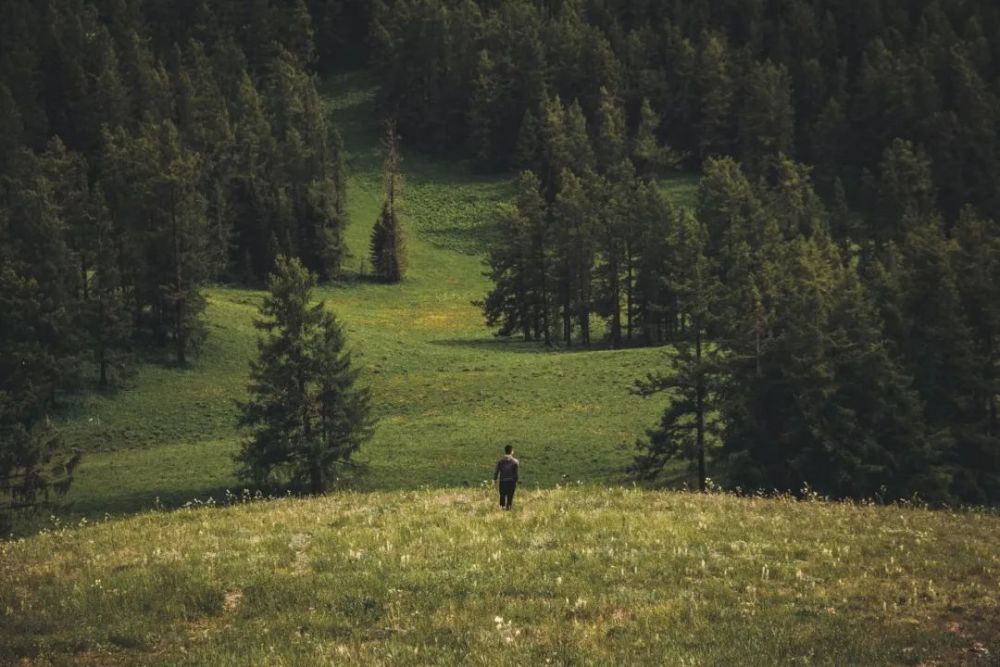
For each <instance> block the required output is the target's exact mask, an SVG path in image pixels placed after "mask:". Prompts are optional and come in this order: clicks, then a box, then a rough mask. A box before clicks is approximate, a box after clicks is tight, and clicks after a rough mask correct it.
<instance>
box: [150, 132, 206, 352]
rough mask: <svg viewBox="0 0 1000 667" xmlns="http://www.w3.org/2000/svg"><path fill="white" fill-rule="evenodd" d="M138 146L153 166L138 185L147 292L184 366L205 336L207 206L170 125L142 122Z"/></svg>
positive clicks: (195, 163) (190, 157)
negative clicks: (145, 219)
mask: <svg viewBox="0 0 1000 667" xmlns="http://www.w3.org/2000/svg"><path fill="white" fill-rule="evenodd" d="M139 146H140V147H141V149H144V150H145V151H147V152H146V155H147V159H148V160H149V161H150V165H151V166H152V167H153V171H152V173H151V174H150V177H149V179H148V180H146V181H145V182H144V183H142V187H143V188H144V190H143V195H144V196H143V201H142V209H143V211H144V213H145V215H147V216H148V219H149V220H150V221H151V225H150V226H149V227H148V228H147V236H146V241H147V243H148V246H147V248H148V250H149V251H150V252H149V256H150V258H151V261H150V262H149V264H148V273H147V278H146V279H147V280H148V281H150V282H148V283H146V285H145V289H146V291H147V292H148V293H149V294H150V295H154V294H155V296H154V301H153V304H154V306H155V308H156V310H157V315H158V319H157V321H156V323H155V326H154V328H155V329H157V331H158V332H159V333H160V335H161V337H163V336H164V334H165V333H166V329H167V328H169V332H170V336H171V337H172V339H173V345H174V352H175V355H176V359H177V362H178V363H180V364H184V363H187V355H188V352H190V351H191V349H192V348H194V347H196V346H197V345H198V343H199V342H200V340H201V338H202V337H203V336H204V325H203V323H202V320H201V315H202V312H203V311H204V309H205V299H204V297H203V296H202V294H201V285H202V283H203V282H204V280H205V279H206V278H207V276H208V262H207V253H206V249H205V246H206V241H207V239H208V234H207V233H206V226H207V224H206V223H207V221H206V215H205V201H204V199H203V198H202V196H201V194H200V192H199V191H198V182H199V177H200V168H201V165H200V161H199V157H198V154H197V153H194V152H193V151H190V150H188V149H186V148H185V147H184V146H183V145H182V144H181V141H180V135H179V133H178V131H177V128H176V127H175V126H174V124H173V123H172V122H170V121H169V120H168V121H164V122H162V123H146V124H145V125H144V126H143V128H142V136H141V139H140V144H139ZM154 248H155V249H158V250H159V252H154V251H153V249H154ZM163 249H166V252H163Z"/></svg>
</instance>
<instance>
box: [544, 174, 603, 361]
mask: <svg viewBox="0 0 1000 667" xmlns="http://www.w3.org/2000/svg"><path fill="white" fill-rule="evenodd" d="M559 181H560V184H561V185H560V189H559V193H558V195H557V196H556V200H555V202H554V204H553V214H552V215H553V220H554V222H555V225H554V243H555V249H556V252H555V256H556V259H557V261H556V269H555V273H556V276H557V282H558V300H559V306H560V311H561V316H562V339H563V342H564V343H565V344H566V345H571V344H572V342H573V330H574V325H576V326H579V327H580V342H581V343H582V344H583V345H589V344H590V313H591V306H592V302H591V299H592V294H591V289H592V269H593V266H594V252H595V250H594V233H595V232H594V227H595V221H594V215H593V208H592V204H591V201H590V199H589V197H588V196H587V193H586V191H585V190H584V186H583V181H582V180H581V179H580V178H579V177H577V176H576V175H575V174H574V173H573V172H572V171H570V170H568V169H566V170H563V173H562V175H561V176H560V179H559Z"/></svg>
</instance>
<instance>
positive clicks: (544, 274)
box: [538, 237, 552, 345]
mask: <svg viewBox="0 0 1000 667" xmlns="http://www.w3.org/2000/svg"><path fill="white" fill-rule="evenodd" d="M538 268H539V269H540V270H541V278H542V280H541V283H542V285H541V287H542V335H543V336H544V337H545V344H546V345H552V333H551V328H552V327H551V326H550V325H549V287H548V267H547V266H546V265H545V242H544V240H543V239H542V238H541V237H539V238H538Z"/></svg>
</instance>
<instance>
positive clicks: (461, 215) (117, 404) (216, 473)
mask: <svg viewBox="0 0 1000 667" xmlns="http://www.w3.org/2000/svg"><path fill="white" fill-rule="evenodd" d="M328 88H329V91H328V95H327V97H326V99H327V100H328V102H329V105H330V113H331V114H332V115H333V117H334V118H335V120H336V123H337V126H338V127H339V128H341V130H342V131H343V133H344V136H345V142H346V148H347V152H348V167H349V170H350V178H349V183H348V185H349V206H350V216H351V224H350V226H349V227H348V229H347V242H348V246H349V248H350V249H351V251H352V252H353V253H354V255H355V257H354V258H353V259H351V260H350V261H349V262H348V263H347V268H348V271H349V275H348V279H347V280H346V281H344V282H343V283H341V284H335V285H330V286H327V287H325V288H323V289H321V290H319V291H318V292H319V296H320V297H321V298H323V299H325V300H326V302H327V304H328V306H329V307H330V308H331V309H332V310H333V311H334V312H335V313H336V314H337V316H338V318H340V320H341V321H342V322H343V323H344V325H345V328H346V330H347V333H348V345H349V346H350V347H351V348H352V349H353V350H354V354H355V360H356V362H357V363H358V365H359V366H360V367H361V368H362V373H363V375H362V380H363V381H364V382H367V383H369V384H370V385H371V386H372V388H373V391H374V398H375V401H374V406H375V410H376V413H377V415H378V416H379V418H380V421H379V424H378V426H377V429H376V431H375V436H374V439H373V440H372V441H371V442H370V443H368V444H366V445H365V446H364V447H363V448H362V450H361V452H360V454H359V456H358V457H357V459H358V461H359V462H361V463H362V464H364V466H365V468H366V472H367V474H366V475H364V476H362V477H361V478H360V479H359V480H354V481H353V482H352V484H353V486H354V487H355V488H363V489H390V488H395V489H399V488H418V487H420V486H423V485H430V486H462V485H466V484H468V485H470V486H475V485H477V484H478V483H479V482H480V481H481V480H483V479H485V478H487V477H489V475H490V474H491V473H492V462H493V461H495V460H496V457H497V456H498V455H499V453H500V452H501V449H502V446H503V445H504V444H506V443H513V444H514V445H515V446H517V448H518V454H519V457H520V458H521V460H522V462H523V464H524V469H523V472H524V476H525V479H526V481H527V482H528V483H529V484H532V485H534V484H538V485H542V486H551V485H553V484H556V483H558V482H560V481H564V480H566V479H569V480H578V479H579V480H586V481H593V482H607V481H611V480H613V479H616V478H618V477H620V476H621V471H622V469H623V468H624V466H625V465H626V464H627V463H628V462H629V460H630V458H631V456H632V454H633V450H632V444H633V443H634V441H635V439H636V438H637V437H638V436H640V435H642V434H643V433H644V431H645V429H646V428H649V427H652V426H653V425H654V424H655V423H656V420H657V418H658V416H659V413H660V412H661V411H662V410H663V407H664V401H663V400H661V399H642V398H638V397H636V396H632V395H630V393H629V387H630V386H631V385H632V383H633V382H634V380H635V379H636V378H638V377H642V376H645V374H646V373H647V372H649V371H650V370H651V369H653V368H657V367H659V366H662V365H663V364H665V363H668V361H669V357H668V356H667V355H668V353H667V352H666V351H664V350H662V349H659V350H657V349H632V350H622V351H611V350H604V351H594V352H576V351H570V352H567V351H545V350H544V349H542V348H541V347H539V346H538V345H537V344H534V343H523V342H518V341H503V340H498V339H496V338H494V337H493V336H492V334H491V332H490V331H489V330H488V329H486V327H485V325H484V324H483V318H482V315H481V313H480V312H479V309H478V308H476V307H475V306H473V305H472V301H473V300H475V299H482V298H483V297H484V295H485V294H486V291H487V289H488V287H489V283H488V281H487V279H486V278H485V277H484V276H483V272H484V270H485V266H484V263H483V253H484V248H485V244H486V242H487V240H488V239H489V237H490V234H491V231H492V230H493V228H494V222H495V220H494V216H495V211H496V207H497V204H498V203H499V202H501V201H504V200H506V199H507V198H508V197H509V196H510V194H511V185H510V180H509V178H508V177H506V176H496V175H491V176H480V175H475V174H472V173H470V171H469V170H468V169H466V168H465V166H463V165H462V164H461V163H456V162H448V161H443V160H434V159H429V158H425V157H422V156H419V155H411V154H409V153H407V154H406V155H405V157H404V162H403V167H404V171H405V177H406V183H405V185H404V190H403V197H402V207H403V210H404V224H405V229H406V233H407V242H408V248H409V257H410V272H409V274H408V276H407V278H406V280H405V281H404V283H403V284H402V285H379V284H373V283H370V282H364V281H356V280H354V279H353V277H354V276H353V274H354V273H356V272H357V270H358V269H359V268H360V265H361V262H362V261H363V258H366V257H367V248H368V240H369V236H370V234H371V229H372V225H373V224H374V222H375V219H376V217H377V215H378V212H379V209H380V206H381V202H382V191H381V187H382V186H381V177H380V162H381V157H380V153H379V128H378V126H377V124H376V121H377V114H376V112H375V108H374V98H375V92H376V90H375V88H374V87H373V85H372V84H371V82H370V81H369V80H368V79H367V78H366V76H365V74H364V72H358V73H352V74H349V75H344V76H340V77H335V78H334V79H332V80H331V81H329V82H328ZM403 141H404V147H405V144H406V137H404V138H403ZM663 187H664V188H665V189H666V190H667V191H669V192H670V193H671V194H672V196H673V197H674V199H675V200H676V201H678V202H680V203H690V199H691V197H692V194H693V188H694V183H693V181H692V180H691V179H690V178H684V177H682V178H678V179H676V180H672V181H669V182H666V183H664V184H663ZM364 261H366V259H365V260H364ZM206 296H207V298H208V309H207V311H206V319H207V325H208V332H209V337H208V339H207V341H206V344H205V346H204V349H203V350H202V351H201V353H200V354H199V355H198V356H197V357H195V358H194V360H193V362H192V364H191V365H190V367H188V368H184V369H178V368H171V367H164V366H158V365H155V364H147V365H145V366H143V367H142V368H140V369H139V372H138V375H137V377H136V378H135V379H134V381H133V382H132V386H131V387H129V388H128V389H125V390H122V391H120V392H118V393H116V394H113V395H108V396H105V395H101V394H91V395H88V396H85V397H83V398H82V399H81V400H80V401H79V402H78V403H77V405H76V406H75V407H74V408H73V410H72V411H71V413H70V415H69V416H68V418H67V419H65V420H64V422H63V423H62V424H61V425H60V426H61V428H62V431H63V435H64V438H65V440H66V442H67V443H68V444H70V445H73V446H79V447H82V448H83V449H84V450H85V452H86V456H85V457H84V460H83V463H82V465H81V466H80V468H79V470H78V474H77V479H76V482H75V483H74V486H73V488H72V489H71V491H70V497H69V501H70V502H72V503H73V509H74V510H75V511H76V512H79V513H81V514H84V515H87V516H91V517H93V516H101V515H103V514H104V513H105V512H110V513H121V512H133V511H138V510H141V509H149V508H151V507H153V506H154V503H155V501H156V499H157V498H159V500H160V501H161V502H163V503H164V504H165V505H168V506H177V505H180V504H182V503H184V502H186V501H188V500H191V499H193V498H196V497H202V498H204V497H206V496H208V495H215V496H221V494H222V492H223V491H224V490H225V489H227V488H230V489H235V488H237V484H238V482H237V480H236V479H235V478H234V477H233V471H234V467H235V466H234V464H233V462H232V460H231V457H232V455H233V453H234V452H236V450H237V448H238V441H239V436H238V434H237V433H236V431H235V426H234V424H235V419H236V408H235V404H234V401H235V400H237V399H241V398H244V397H245V386H246V383H247V380H248V372H249V369H248V362H249V360H250V358H251V357H252V356H253V355H254V353H255V346H254V340H255V338H256V336H257V332H256V330H255V329H254V328H253V326H252V321H253V318H254V317H255V316H256V311H257V306H258V305H259V303H260V301H261V298H262V296H263V294H262V293H261V292H257V291H252V290H244V289H228V288H213V289H209V290H206Z"/></svg>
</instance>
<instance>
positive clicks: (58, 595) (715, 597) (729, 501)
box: [0, 485, 1000, 666]
mask: <svg viewBox="0 0 1000 667" xmlns="http://www.w3.org/2000/svg"><path fill="white" fill-rule="evenodd" d="M998 584H1000V517H998V516H996V515H991V514H985V513H960V514H956V513H950V512H943V511H927V510H923V509H917V508H905V507H876V506H870V505H868V506H864V505H846V504H831V503H822V502H796V501H792V500H782V499H768V500H765V499H760V498H736V497H732V496H725V495H705V496H702V495H699V494H693V493H692V494H688V493H677V492H652V491H643V490H638V489H633V488H627V487H618V488H615V489H599V488H596V487H588V486H586V485H583V486H577V485H570V487H569V488H565V487H564V488H554V489H547V490H538V491H530V490H529V491H527V492H523V493H522V492H519V494H518V496H517V497H516V500H515V508H514V512H512V513H506V512H500V511H499V510H497V509H496V508H495V507H494V506H493V497H492V494H487V492H486V490H485V489H454V490H446V489H440V490H416V491H395V492H373V493H358V492H343V493H336V494H331V495H329V496H326V497H322V498H316V499H308V500H302V499H280V500H275V501H266V502H258V503H250V504H246V505H240V504H236V505H232V506H228V507H215V508H189V509H182V510H179V511H175V512H169V513H160V512H149V513H143V514H139V515H136V516H133V517H131V518H128V519H123V520H114V521H99V522H96V523H88V524H83V525H79V526H73V527H68V528H67V527H64V526H60V525H53V526H52V528H51V529H49V530H46V531H43V532H42V533H41V534H38V535H35V536H33V537H31V538H29V539H24V540H17V541H10V542H4V543H0V627H2V628H3V631H2V632H0V664H20V665H26V666H30V665H60V664H74V665H119V664H120V665H126V664H127V665H143V664H160V665H234V666H235V665H275V666H276V665H296V666H298V665H321V664H336V665H347V664H399V665H410V664H438V665H471V664H482V665H487V664H489V665H545V664H558V665H628V664H651V665H768V666H770V665H801V664H815V665H876V664H879V665H881V664H901V665H977V664H981V665H988V664H996V663H995V660H996V656H997V653H998V651H1000V628H998V625H997V620H996V619H997V613H998V609H1000V585H998ZM991 660H993V661H994V662H992V663H991V662H990V661H991Z"/></svg>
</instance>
